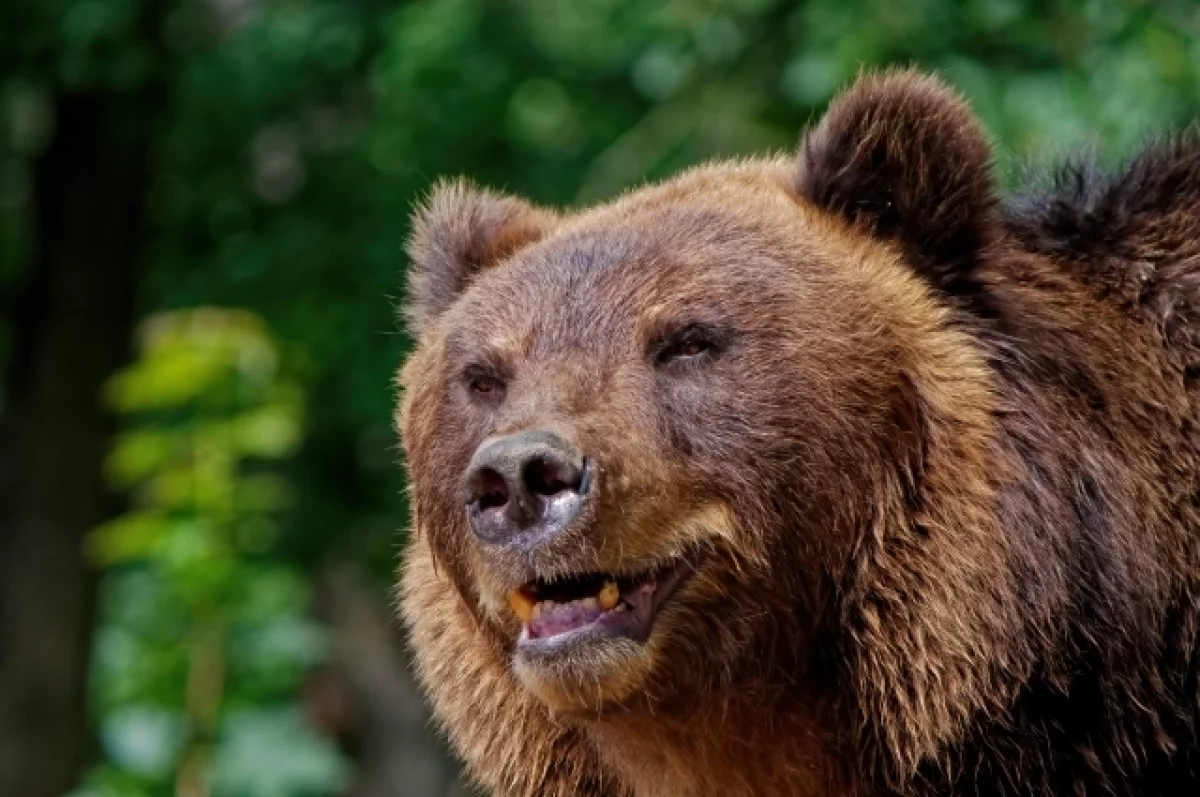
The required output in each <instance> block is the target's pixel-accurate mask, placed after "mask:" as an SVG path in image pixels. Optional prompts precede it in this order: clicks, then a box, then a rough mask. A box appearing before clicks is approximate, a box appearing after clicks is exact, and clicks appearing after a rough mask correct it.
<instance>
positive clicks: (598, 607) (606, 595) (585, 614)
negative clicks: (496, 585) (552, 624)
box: [508, 580, 621, 625]
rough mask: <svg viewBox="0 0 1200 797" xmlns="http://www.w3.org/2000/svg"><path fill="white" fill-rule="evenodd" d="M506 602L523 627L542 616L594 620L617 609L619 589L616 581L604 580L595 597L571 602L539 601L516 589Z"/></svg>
mask: <svg viewBox="0 0 1200 797" xmlns="http://www.w3.org/2000/svg"><path fill="white" fill-rule="evenodd" d="M508 602H509V605H510V606H511V607H512V610H513V613H514V614H516V615H517V617H519V618H521V622H522V623H524V624H525V625H529V624H530V623H533V622H536V621H538V620H540V619H541V618H542V616H543V615H546V616H548V617H549V616H556V617H566V616H571V617H578V618H589V617H590V618H591V619H595V617H598V616H600V615H601V614H603V613H605V612H609V611H612V610H613V609H617V608H619V604H620V602H621V588H620V586H619V585H618V584H617V582H616V581H612V580H606V581H605V582H604V584H603V586H601V588H600V590H599V592H597V593H596V594H595V595H592V596H588V597H585V598H576V599H575V600H571V601H554V600H540V601H539V600H535V599H534V597H533V596H531V595H530V594H529V593H528V592H527V591H526V590H524V589H518V590H513V591H512V592H510V593H509V595H508Z"/></svg>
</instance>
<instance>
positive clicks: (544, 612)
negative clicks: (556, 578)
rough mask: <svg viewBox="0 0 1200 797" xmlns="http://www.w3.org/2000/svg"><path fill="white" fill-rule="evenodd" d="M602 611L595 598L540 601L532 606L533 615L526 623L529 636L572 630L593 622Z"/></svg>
mask: <svg viewBox="0 0 1200 797" xmlns="http://www.w3.org/2000/svg"><path fill="white" fill-rule="evenodd" d="M604 613H605V611H604V610H603V609H601V608H600V605H599V604H598V603H597V602H596V599H595V598H584V599H582V600H577V601H571V602H570V603H555V602H553V601H542V602H541V603H539V604H537V605H536V606H534V607H533V616H532V617H531V618H530V620H529V624H528V628H529V636H530V637H531V638H534V639H537V638H539V637H551V636H556V635H558V634H562V633H565V632H567V631H574V630H575V629H577V628H582V627H583V626H585V625H590V624H591V623H594V622H595V621H596V620H598V619H599V618H600V616H601V615H602V614H604Z"/></svg>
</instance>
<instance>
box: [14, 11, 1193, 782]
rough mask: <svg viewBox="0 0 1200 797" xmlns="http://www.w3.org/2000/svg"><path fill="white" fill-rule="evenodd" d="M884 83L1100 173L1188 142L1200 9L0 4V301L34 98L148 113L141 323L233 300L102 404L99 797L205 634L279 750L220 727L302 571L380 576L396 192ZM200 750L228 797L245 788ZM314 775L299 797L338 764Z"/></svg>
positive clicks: (798, 123)
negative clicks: (1146, 146) (1140, 146)
mask: <svg viewBox="0 0 1200 797" xmlns="http://www.w3.org/2000/svg"><path fill="white" fill-rule="evenodd" d="M888 64H917V65H920V66H922V67H925V68H930V69H937V70H940V71H941V72H942V73H943V74H945V75H946V77H947V78H948V79H949V80H950V81H951V82H953V83H954V84H955V85H957V86H958V87H960V88H961V89H962V90H963V91H964V92H965V93H966V94H967V95H968V96H969V98H970V99H971V101H972V102H973V104H974V106H975V108H976V109H977V110H978V112H979V113H980V115H981V116H982V117H983V119H984V121H985V123H986V125H987V126H988V128H989V129H990V131H991V132H992V134H993V135H994V137H995V140H996V143H997V158H998V162H999V164H1000V167H1001V173H1002V176H1003V177H1004V179H1005V180H1006V181H1008V182H1009V183H1011V182H1013V181H1014V179H1015V175H1016V174H1017V171H1018V169H1019V168H1020V167H1022V166H1023V165H1024V164H1025V163H1026V162H1027V161H1030V160H1031V159H1032V160H1034V161H1035V162H1038V163H1046V162H1049V161H1051V160H1052V159H1053V158H1054V157H1056V156H1060V155H1063V154H1070V153H1074V152H1077V151H1079V150H1080V149H1081V148H1085V147H1090V146H1093V145H1098V146H1099V147H1100V149H1101V150H1102V151H1103V152H1104V153H1106V156H1108V157H1113V156H1117V155H1122V154H1125V153H1128V152H1129V151H1130V149H1131V148H1133V147H1134V146H1136V144H1137V143H1138V142H1139V140H1141V139H1142V138H1143V137H1144V136H1145V135H1146V134H1147V133H1148V132H1149V131H1155V130H1165V129H1170V128H1179V127H1181V126H1183V125H1184V124H1186V123H1187V122H1189V121H1190V120H1191V119H1192V118H1193V117H1194V116H1195V115H1196V112H1197V108H1198V107H1200V6H1197V4H1196V3H1194V2H1192V1H1191V0H1158V1H1154V2H1152V1H1151V0H1079V1H1077V2H1069V1H1068V0H1051V1H1049V2H1047V1H1046V0H807V2H784V0H729V1H728V2H716V0H666V1H664V2H647V0H421V1H420V2H403V3H402V2H384V1H383V0H153V2H151V0H12V2H10V3H6V4H4V9H3V10H0V285H2V284H4V283H5V281H11V280H12V279H13V278H14V276H15V275H17V274H19V273H20V271H21V269H22V268H24V264H25V263H26V262H27V261H28V256H29V251H30V247H31V240H30V237H29V233H28V230H29V227H28V224H27V222H28V218H29V214H30V212H31V204H30V202H31V191H30V186H31V185H32V184H33V181H34V168H35V164H36V161H37V157H38V155H39V154H40V153H41V152H42V151H43V149H44V147H45V146H46V142H47V141H48V138H49V136H50V135H51V133H52V131H53V129H54V125H55V119H54V118H53V98H54V97H55V96H57V95H59V94H61V93H63V92H72V91H83V90H95V89H103V90H105V91H110V92H117V93H122V92H124V93H133V92H147V94H146V96H147V98H148V99H147V100H146V101H147V102H148V103H150V104H152V105H153V106H154V108H155V110H156V111H157V112H158V118H159V119H160V122H159V124H160V129H158V130H156V135H155V142H156V143H155V146H154V151H153V153H152V154H153V164H154V169H153V176H152V182H151V185H150V186H149V189H148V190H149V193H148V205H147V212H148V214H149V218H150V222H151V224H150V231H149V234H148V239H147V254H146V258H145V277H144V281H143V293H142V295H141V297H140V302H141V307H142V308H143V310H144V312H145V313H147V314H150V313H158V312H161V311H163V310H172V309H176V308H188V307H194V306H201V305H215V306H223V307H231V308H241V309H242V311H244V312H243V313H242V314H239V313H227V312H220V313H215V314H212V313H209V314H206V313H197V314H186V313H185V314H167V315H165V316H156V317H155V318H154V320H152V321H151V322H149V325H148V326H147V327H145V330H146V332H145V338H144V341H143V343H144V346H143V350H142V354H141V358H140V359H139V361H138V362H137V364H135V365H134V366H133V367H132V368H131V369H130V370H128V371H126V372H124V373H123V374H121V375H118V376H117V377H116V378H115V379H114V381H113V382H112V383H111V385H110V391H109V396H108V399H109V400H110V401H111V402H113V406H115V407H117V408H118V409H119V410H120V411H122V412H123V413H125V414H126V416H127V419H128V420H127V424H126V430H125V432H124V433H123V434H122V435H121V437H120V438H119V439H118V440H117V442H116V447H115V449H114V452H113V455H112V458H111V460H110V465H111V471H112V475H113V478H114V481H115V483H117V484H119V485H123V486H125V487H129V488H132V489H133V490H134V494H135V501H134V505H135V509H134V510H133V511H132V512H131V513H130V514H128V515H126V516H124V517H123V518H121V519H120V520H118V521H117V522H116V523H114V524H111V525H109V526H106V527H104V528H102V529H99V530H97V532H96V534H95V535H94V536H93V537H92V552H93V553H94V555H95V556H96V558H97V562H98V563H100V564H101V565H103V566H105V567H108V568H110V570H109V573H110V575H109V577H108V578H107V579H106V582H105V595H104V607H105V609H104V611H103V612H102V615H101V620H100V622H101V636H100V644H99V648H98V655H97V664H96V668H95V672H96V690H95V691H96V703H95V707H96V712H97V717H98V722H99V723H100V726H101V728H102V729H103V734H102V735H103V736H104V738H105V739H118V738H119V739H121V740H122V741H120V742H119V743H113V744H108V745H106V746H105V748H104V753H105V755H106V757H107V758H106V761H107V762H108V763H106V764H104V765H103V767H102V768H101V769H100V770H97V772H98V773H101V774H96V775H95V778H94V780H93V781H92V782H94V783H100V782H105V783H109V782H111V783H116V782H118V781H120V782H126V781H124V780H121V779H122V778H133V780H132V781H129V782H134V783H138V784H142V785H143V786H146V787H147V788H149V786H148V785H147V784H153V783H159V782H162V779H163V778H164V777H167V775H166V774H164V773H166V772H167V770H168V769H170V768H171V767H172V766H174V765H175V764H176V763H177V762H178V760H179V757H180V755H183V753H182V751H183V750H185V749H186V747H187V745H188V741H187V739H188V737H187V729H186V727H185V726H183V725H180V724H179V716H178V712H179V711H180V710H181V709H180V706H181V705H183V703H182V702H181V701H185V695H184V693H183V692H182V691H181V690H183V689H184V688H185V687H184V681H185V680H186V679H185V678H184V674H183V673H184V670H185V668H186V666H187V664H186V663H187V659H188V652H187V645H186V644H183V645H182V646H181V642H182V641H183V640H188V639H191V638H192V637H193V636H194V635H195V634H203V633H219V634H220V635H222V638H223V639H224V643H223V648H222V649H223V651H224V653H223V654H222V655H223V657H224V661H225V663H226V665H227V666H228V668H229V671H228V678H227V682H226V683H225V685H224V687H223V691H224V692H225V693H226V694H225V697H224V698H223V699H222V706H223V707H226V708H227V709H228V712H227V713H229V716H228V717H227V721H222V723H221V724H220V729H221V730H220V734H219V737H220V738H219V741H218V747H220V746H221V745H233V742H232V739H233V737H234V736H236V734H237V733H245V734H249V735H251V736H252V735H254V734H256V733H257V734H259V736H260V737H271V736H274V735H275V734H274V731H268V730H264V729H268V728H270V727H274V726H271V725H270V723H272V722H281V723H285V724H286V723H287V722H290V720H286V719H280V718H279V717H278V716H276V715H271V716H273V717H274V719H272V718H271V717H268V716H267V715H263V716H261V717H260V718H259V720H253V721H252V720H249V719H246V720H245V721H246V722H247V723H250V724H249V725H247V726H245V728H246V729H244V730H241V731H235V728H237V727H240V726H238V725H237V721H235V717H234V714H233V713H232V712H233V709H232V707H234V706H238V707H239V709H238V710H239V711H241V710H242V709H244V710H245V711H246V712H249V711H252V710H259V709H262V707H263V706H278V705H280V704H281V703H280V700H281V697H282V692H283V691H284V690H285V688H289V687H290V686H294V675H295V669H296V667H298V666H299V665H300V663H301V662H302V661H304V660H307V659H308V658H311V657H312V656H315V655H318V653H317V651H319V644H318V643H317V642H316V641H314V640H315V639H316V635H315V634H314V633H313V632H312V631H311V627H310V626H309V625H308V624H307V623H306V621H305V620H303V610H304V601H305V595H306V591H305V588H304V584H305V580H306V575H305V574H306V573H308V572H310V570H311V568H312V567H313V566H315V565H316V564H317V563H319V562H321V561H323V560H324V559H326V558H328V557H331V556H344V557H350V558H354V559H357V560H360V561H364V562H367V563H369V564H370V565H371V566H373V567H374V568H375V571H376V572H377V573H378V574H379V575H380V578H381V579H384V580H386V579H387V577H388V576H387V574H388V573H389V572H390V570H391V568H392V567H393V565H394V562H393V559H394V554H395V550H396V545H397V541H398V540H397V537H398V534H399V533H400V532H399V531H398V530H399V529H400V528H401V526H402V524H403V518H404V517H405V506H404V491H403V481H402V471H401V469H400V468H399V467H397V459H398V455H397V449H396V446H395V441H394V435H393V432H392V429H391V425H390V423H391V421H390V415H391V408H392V403H393V399H394V395H393V390H392V387H391V375H392V373H393V370H394V368H395V367H396V365H397V363H398V362H399V361H400V360H401V358H402V355H403V352H404V351H405V349H406V347H407V346H408V345H409V341H408V340H407V338H406V336H405V334H404V332H403V331H402V330H401V328H400V326H399V324H398V323H397V321H396V316H395V313H396V308H397V305H398V304H399V303H400V302H401V301H402V296H403V283H402V273H403V269H404V265H405V260H404V255H403V243H404V239H405V235H406V220H407V217H408V214H409V212H410V209H411V207H412V203H413V202H414V200H416V199H417V198H418V197H420V196H421V195H422V193H423V192H424V191H425V190H426V189H427V187H428V186H429V184H430V183H431V182H432V181H433V180H434V179H435V178H436V177H438V176H440V175H444V174H451V173H454V174H458V173H465V174H467V175H470V176H472V177H474V178H475V179H477V180H479V181H481V182H483V183H486V184H490V185H493V186H497V187H501V188H504V189H508V190H512V191H515V192H520V193H522V194H526V195H528V196H531V197H532V198H534V199H535V200H538V201H541V202H546V203H566V204H571V203H578V202H586V201H592V200H596V199H599V198H603V197H607V196H610V195H612V194H613V193H615V192H618V191H620V190H622V189H624V188H626V187H628V186H631V185H634V184H637V183H638V182H640V181H642V180H644V179H648V178H655V177H659V176H662V175H665V174H668V173H670V172H672V171H674V170H677V169H679V168H681V167H683V166H685V165H687V164H691V163H695V162H697V161H700V160H703V159H706V158H710V157H714V156H719V155H732V154H742V153H750V152H757V151H762V150H767V149H789V148H791V147H792V146H793V145H794V144H795V142H796V140H797V137H798V134H799V131H800V130H801V128H802V127H803V126H804V125H805V124H806V123H809V122H810V121H812V120H813V119H814V118H815V116H816V115H817V114H818V113H819V111H820V109H821V108H822V107H823V106H824V104H825V103H826V102H827V101H828V100H829V98H830V97H831V96H832V95H833V93H834V92H835V91H836V90H837V89H838V88H839V87H840V86H843V85H845V83H846V82H847V81H849V80H851V79H852V78H853V77H854V75H855V74H856V73H857V72H858V71H859V70H861V69H863V68H868V67H875V66H880V65H888ZM249 314H253V315H252V316H251V315H249ZM255 319H258V320H255ZM266 329H270V330H271V333H270V334H268V333H267V332H266V331H265V330H266ZM273 340H279V341H281V342H282V343H281V344H278V345H276V344H275V343H273V342H272V341H273ZM4 352H5V344H4V337H3V336H0V357H3V356H5V355H4ZM2 401H3V397H2V396H0V402H2ZM301 418H303V422H301ZM293 447H295V450H294V451H293ZM264 463H272V464H270V466H266V465H265V464H264ZM214 617H220V618H221V619H220V620H219V621H216V620H213V619H212V618H214ZM205 618H207V619H205ZM211 623H215V624H217V625H219V626H220V628H221V629H222V630H220V631H219V632H216V631H211V629H209V630H205V629H206V628H208V626H207V625H206V624H211ZM272 635H274V636H272ZM262 710H266V709H262ZM164 711H165V712H166V713H164ZM185 713H186V712H185ZM236 716H242V717H249V716H251V715H250V714H245V713H239V714H237V715H236ZM255 723H258V724H255ZM287 727H289V728H292V729H293V730H289V731H288V733H293V732H295V733H298V731H295V730H294V726H293V725H287ZM120 728H125V729H126V730H125V731H121V730H120ZM130 729H132V730H130ZM288 738H290V737H288ZM139 739H140V740H141V741H139ZM276 743H286V744H289V745H290V742H286V741H284V742H280V741H279V739H276ZM234 746H236V745H234ZM292 749H293V750H296V751H303V750H305V749H306V748H304V746H303V745H295V746H293V747H292ZM292 757H293V758H296V759H301V758H306V757H307V754H305V753H303V752H295V754H294V755H293V756H292ZM285 758H288V755H287V754H286V753H284V752H281V753H280V754H279V755H278V756H275V757H273V758H272V761H273V762H275V763H273V764H272V767H275V766H283V765H282V764H281V763H279V762H282V761H283V760H284V759H285ZM216 760H217V761H218V762H220V761H225V762H226V764H224V765H223V766H227V769H226V770H224V771H225V772H226V773H227V775H226V776H227V777H228V778H235V776H234V775H233V774H228V773H230V772H234V771H236V770H237V769H238V767H239V766H242V767H243V768H248V769H250V770H253V769H254V767H253V766H248V767H247V765H246V764H245V762H244V761H243V762H242V763H240V764H239V763H238V761H236V760H234V759H233V758H224V759H222V758H221V756H220V755H217V757H216ZM318 769H319V770H320V771H319V772H316V773H314V774H313V775H312V777H313V779H314V780H313V783H317V784H318V786H316V787H315V788H318V789H320V788H324V786H321V785H320V784H325V783H326V781H325V780H323V778H326V777H328V776H329V772H330V771H332V770H326V769H320V768H318ZM226 776H222V777H226ZM297 777H299V776H297ZM217 782H218V783H219V784H228V783H231V782H232V781H226V780H221V779H220V778H218V781H217ZM139 788H140V787H139ZM228 788H229V791H222V792H221V793H227V794H234V793H256V794H258V793H261V794H267V793H269V792H268V791H264V790H257V791H256V790H255V789H260V788H261V789H265V788H266V787H258V786H256V787H254V788H250V787H244V788H243V787H238V788H242V791H238V789H237V788H234V787H233V786H229V787H228ZM247 788H248V789H250V791H245V789H247ZM279 788H280V789H282V791H277V792H275V793H285V792H286V793H301V792H300V791H297V790H292V791H288V789H292V787H291V786H286V787H285V786H281V787H279ZM295 788H296V789H299V787H298V786H297V787H295ZM147 793H149V792H147Z"/></svg>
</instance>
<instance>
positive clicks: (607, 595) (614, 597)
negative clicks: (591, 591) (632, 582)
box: [596, 581, 621, 612]
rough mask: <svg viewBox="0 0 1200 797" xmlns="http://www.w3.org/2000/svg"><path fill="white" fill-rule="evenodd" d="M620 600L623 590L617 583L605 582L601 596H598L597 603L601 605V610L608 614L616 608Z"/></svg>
mask: <svg viewBox="0 0 1200 797" xmlns="http://www.w3.org/2000/svg"><path fill="white" fill-rule="evenodd" d="M619 600H621V588H620V587H618V586H617V582H615V581H605V582H604V586H603V587H602V588H601V589H600V594H599V595H597V596H596V602H597V603H599V604H600V608H601V609H603V610H604V611H606V612H607V611H608V610H610V609H612V608H613V607H615V606H616V605H617V601H619Z"/></svg>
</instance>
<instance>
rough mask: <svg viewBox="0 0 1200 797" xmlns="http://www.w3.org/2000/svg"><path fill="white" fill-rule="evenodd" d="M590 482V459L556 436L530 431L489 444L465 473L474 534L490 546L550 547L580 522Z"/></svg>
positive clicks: (497, 438)
mask: <svg viewBox="0 0 1200 797" xmlns="http://www.w3.org/2000/svg"><path fill="white" fill-rule="evenodd" d="M591 481H592V480H591V473H590V469H589V466H588V461H587V459H586V458H585V457H584V456H583V454H582V453H581V452H580V451H579V450H578V449H577V448H576V447H575V446H574V445H572V444H571V443H570V442H569V441H567V440H566V439H564V438H563V437H562V436H561V435H558V434H556V433H555V432H552V431H549V430H546V429H531V430H527V431H522V432H518V433H516V434H510V435H506V436H504V437H496V438H491V439H488V440H485V441H484V442H483V443H482V444H481V445H480V446H479V448H478V449H477V450H476V451H475V455H474V456H473V457H472V458H471V463H470V465H468V467H467V473H466V496H467V518H468V520H469V522H470V525H471V531H472V532H473V533H474V534H475V536H476V537H477V538H478V539H479V540H480V542H483V543H484V544H487V545H501V546H506V547H508V546H514V545H515V546H518V547H522V548H529V547H534V546H536V545H539V544H542V543H545V542H548V541H549V540H551V539H552V538H554V537H555V536H557V535H558V534H560V533H561V532H563V531H565V530H566V529H567V528H568V527H569V526H570V525H571V523H572V522H573V521H574V520H575V519H576V518H577V517H578V516H579V514H580V512H581V511H582V509H583V506H584V503H585V501H586V499H587V496H588V493H589V492H590V489H591Z"/></svg>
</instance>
